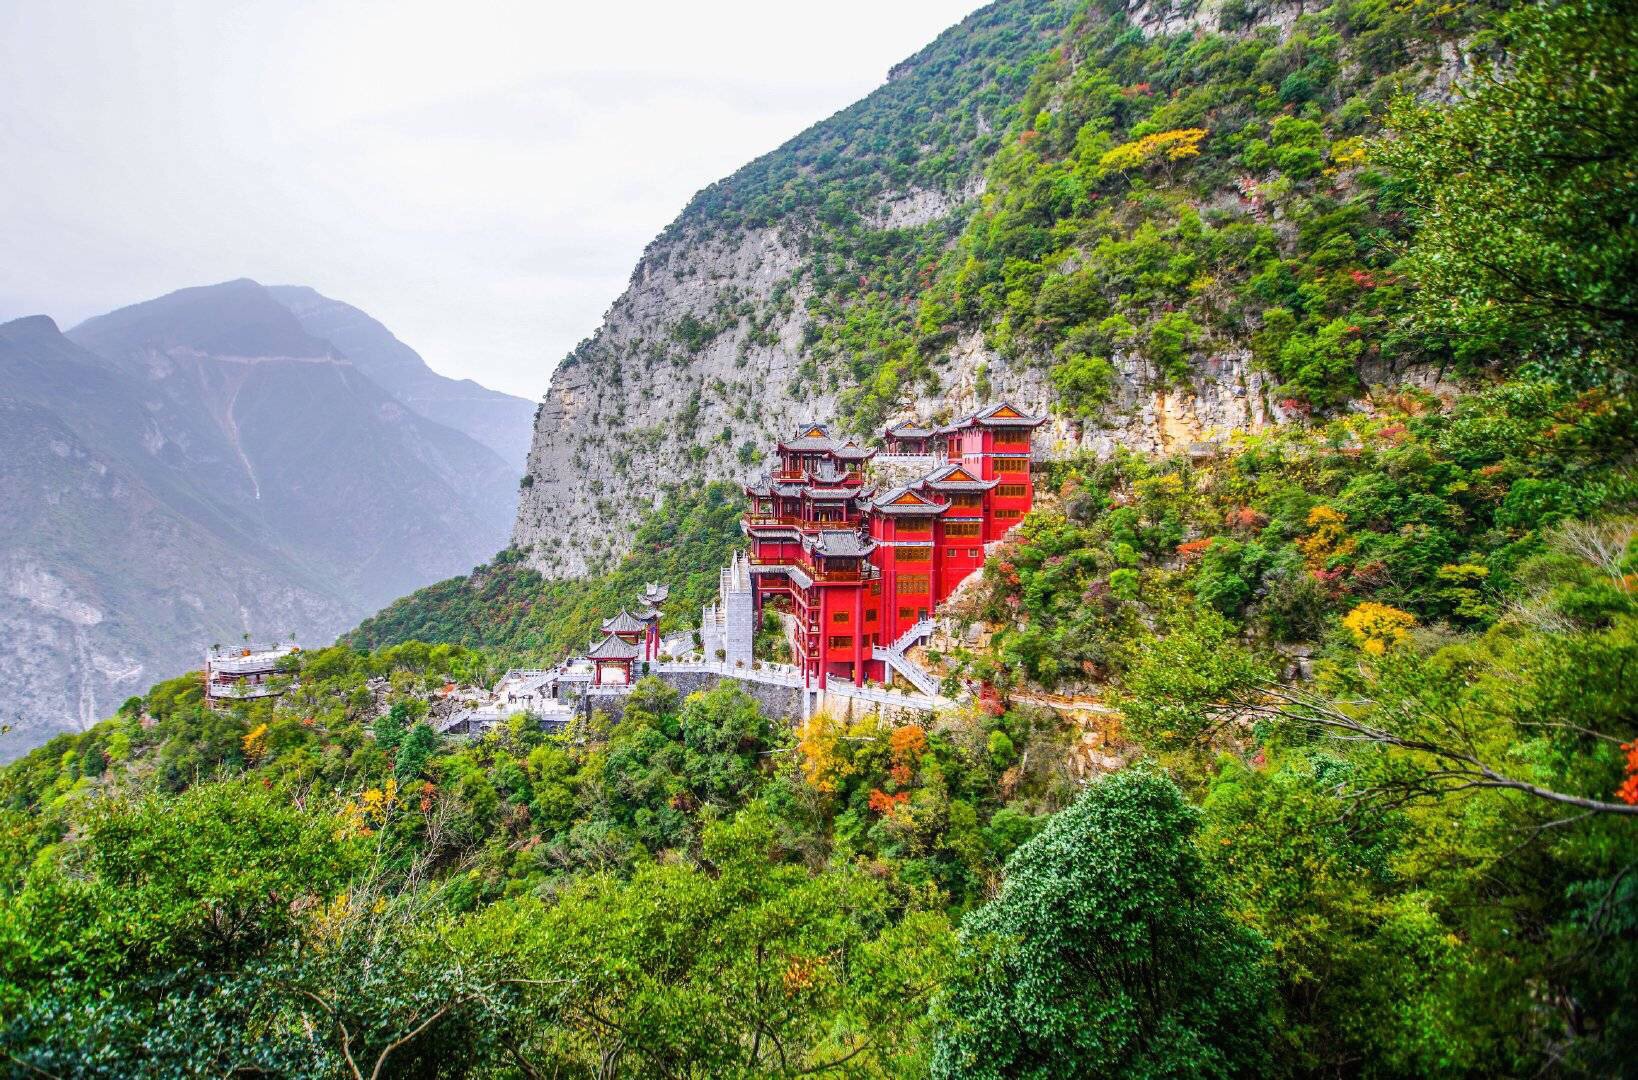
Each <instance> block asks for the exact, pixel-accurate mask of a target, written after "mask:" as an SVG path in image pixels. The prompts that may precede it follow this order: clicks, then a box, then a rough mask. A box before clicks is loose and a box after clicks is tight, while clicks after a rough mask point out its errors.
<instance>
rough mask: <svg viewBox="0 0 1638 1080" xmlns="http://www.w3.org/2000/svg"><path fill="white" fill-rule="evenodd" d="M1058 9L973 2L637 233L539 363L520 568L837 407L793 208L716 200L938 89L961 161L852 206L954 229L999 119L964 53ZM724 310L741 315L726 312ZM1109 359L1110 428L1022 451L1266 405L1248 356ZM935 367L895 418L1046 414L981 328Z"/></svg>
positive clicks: (618, 546) (1199, 436) (1046, 33)
mask: <svg viewBox="0 0 1638 1080" xmlns="http://www.w3.org/2000/svg"><path fill="white" fill-rule="evenodd" d="M1070 7H1074V5H1071V6H1070ZM1148 8H1149V5H1138V6H1136V7H1134V8H1133V10H1132V12H1131V14H1132V17H1133V18H1134V20H1135V21H1138V22H1139V23H1140V24H1142V25H1144V26H1145V27H1146V28H1147V27H1150V26H1154V27H1159V26H1162V25H1164V26H1165V27H1166V28H1167V29H1169V30H1171V31H1173V32H1175V31H1176V30H1178V29H1183V28H1185V26H1186V24H1187V20H1186V19H1183V17H1182V16H1179V15H1176V14H1174V13H1172V11H1171V9H1170V7H1169V6H1167V5H1165V4H1161V5H1157V8H1158V10H1157V11H1154V12H1151V11H1149V10H1148ZM1281 10H1282V12H1283V8H1282V9H1281ZM1043 13H1044V14H1043ZM1070 14H1071V11H1070V10H1069V9H1068V8H1065V9H1059V10H1053V9H1051V6H1050V5H1043V4H1036V5H1028V4H1023V5H1018V4H999V5H993V6H992V7H990V8H986V9H985V10H984V11H982V12H980V13H978V14H976V15H974V16H972V17H971V18H969V19H968V20H967V21H966V22H964V23H962V24H961V25H960V26H957V27H955V28H953V29H952V30H950V31H948V32H947V33H946V34H945V35H944V36H943V37H941V38H940V39H939V41H938V42H935V44H934V45H932V46H929V48H928V49H927V50H925V51H924V52H923V53H922V54H918V56H916V57H913V58H912V59H910V60H908V61H906V62H905V63H904V64H901V65H899V66H898V67H896V68H895V69H894V71H893V73H892V76H891V78H890V81H889V82H888V83H887V84H886V85H885V86H883V87H882V88H881V89H879V90H878V91H876V92H875V93H874V94H872V95H871V97H870V98H867V99H865V101H863V102H861V103H860V104H859V105H856V106H854V107H853V108H851V109H849V110H846V111H844V112H842V113H839V114H838V115H837V116H836V117H833V118H831V119H830V120H827V121H825V122H824V123H822V124H820V125H818V126H817V127H815V128H814V129H812V130H810V131H809V132H805V133H804V134H803V135H802V136H799V137H798V139H796V140H794V141H793V142H792V143H791V144H789V145H788V146H787V147H783V148H781V150H780V151H778V152H776V154H775V155H770V158H769V159H764V160H763V161H759V162H753V163H752V164H751V165H749V166H747V167H746V168H745V169H744V170H742V171H741V173H739V174H736V175H735V176H734V177H730V178H729V179H727V180H725V181H723V182H722V183H721V184H719V185H717V186H716V187H715V188H713V189H708V190H707V191H706V192H703V193H701V195H700V196H698V197H697V198H696V199H695V201H694V203H693V204H691V205H690V207H689V208H688V209H686V210H685V211H684V213H683V215H682V217H680V218H679V219H678V221H677V222H676V223H674V224H673V225H672V226H671V227H670V228H668V229H667V230H666V232H665V233H664V234H662V235H661V236H660V237H659V238H658V239H657V240H656V241H654V243H653V244H651V245H650V247H649V249H648V251H647V252H646V253H645V254H644V256H643V258H642V260H641V261H640V262H639V263H638V265H637V268H636V270H635V271H634V272H633V274H632V277H631V282H630V284H629V285H628V287H627V288H626V291H625V292H624V293H623V294H622V295H621V296H620V297H619V299H618V300H616V301H615V303H614V305H613V306H612V307H611V308H610V309H609V311H608V313H607V315H606V317H605V318H604V321H603V324H602V325H601V326H600V327H599V328H598V329H597V332H596V333H595V334H594V335H593V336H592V338H591V339H590V340H588V341H587V342H585V343H584V344H582V345H581V346H580V347H579V348H578V349H577V350H576V351H575V352H574V353H572V354H571V355H570V356H569V357H568V358H567V359H566V360H565V361H564V362H563V364H562V365H561V366H560V367H559V368H558V370H557V371H556V373H555V374H554V376H553V378H552V383H551V387H550V389H549V390H548V392H547V394H546V398H545V401H544V404H543V405H542V408H541V410H540V412H539V415H538V417H537V420H536V424H535V431H534V444H533V447H532V449H531V450H530V453H529V461H528V475H527V477H526V478H525V481H524V483H525V490H524V493H523V498H522V500H521V502H520V505H519V508H518V518H517V524H516V526H515V527H514V529H513V532H512V543H513V545H514V546H515V547H517V548H518V549H520V550H522V551H524V552H525V553H526V554H527V557H528V559H529V561H530V563H531V564H532V565H534V566H535V567H536V568H538V569H540V570H541V571H542V572H544V573H547V574H551V575H565V576H573V575H579V574H584V573H586V572H587V571H588V570H591V569H593V568H595V567H596V566H598V565H600V564H602V563H604V562H605V561H606V560H608V559H609V558H612V557H614V556H618V555H619V554H620V553H622V552H623V551H624V550H625V547H626V543H627V540H626V538H627V537H629V536H630V534H631V527H632V525H633V524H634V523H635V521H636V520H637V519H638V517H639V516H640V515H641V514H642V512H643V511H644V510H646V509H648V508H649V507H651V506H652V505H654V503H655V500H656V497H657V493H658V492H659V491H660V490H661V488H662V487H663V486H664V485H666V484H668V483H676V482H683V483H698V482H701V481H704V480H711V479H730V480H732V479H747V478H749V477H751V476H752V475H754V474H755V473H756V472H757V471H758V470H759V468H760V466H759V464H758V463H757V459H756V457H755V452H757V451H765V450H766V449H767V448H768V447H769V446H770V444H771V443H772V441H773V440H774V439H776V438H778V437H779V436H780V435H782V434H784V433H786V432H788V431H789V430H790V429H792V428H794V427H795V426H796V425H798V424H799V423H802V422H805V421H808V420H813V419H825V418H829V417H831V416H832V415H833V414H834V413H835V410H836V405H837V394H838V388H839V386H840V385H844V384H838V383H837V382H836V381H834V380H829V379H825V378H822V377H821V376H820V374H819V373H818V372H816V370H815V369H814V366H813V365H812V363H811V362H810V361H809V359H808V356H809V349H808V346H809V345H810V344H811V342H812V338H813V336H814V329H813V326H812V324H813V321H814V315H813V313H812V312H810V310H809V306H808V305H809V301H810V300H811V299H812V298H813V296H814V291H815V290H814V284H813V280H814V275H813V273H812V272H811V269H810V263H811V259H810V256H811V254H812V252H811V250H810V249H811V247H812V243H813V239H814V235H815V230H814V229H813V228H812V227H811V224H812V219H811V216H808V215H805V214H804V213H802V212H792V213H789V214H785V215H783V216H778V217H777V219H776V220H774V221H772V222H770V223H768V224H765V225H760V226H758V227H746V226H745V225H744V224H742V223H741V222H742V221H743V218H744V215H740V216H739V217H738V218H730V217H729V216H728V215H726V214H722V213H721V212H720V211H719V210H718V209H717V208H718V207H719V206H720V205H721V204H723V203H725V202H730V201H731V200H732V198H733V197H734V195H735V194H736V192H738V191H740V190H742V189H744V188H746V187H749V186H751V185H754V184H755V183H758V182H760V180H761V178H762V176H763V175H764V174H771V173H773V172H774V171H775V169H776V168H777V159H779V156H780V155H787V156H791V157H794V158H795V159H796V160H797V161H798V162H799V163H800V166H801V167H802V168H803V169H807V170H810V171H811V170H816V169H823V168H827V167H829V168H841V167H840V166H836V165H835V164H834V160H835V159H836V158H837V157H838V156H845V155H846V154H849V153H853V154H856V153H857V150H856V148H855V147H854V143H857V142H859V141H861V140H864V139H867V138H868V137H870V135H871V134H872V132H871V130H870V129H871V125H872V124H874V123H880V124H881V125H882V127H883V128H884V129H886V128H887V126H888V125H889V124H891V123H893V122H894V117H892V116H888V117H887V118H886V120H882V119H881V117H882V116H883V114H884V112H887V111H888V110H890V109H891V108H892V107H894V106H895V104H896V103H898V102H900V101H903V100H906V99H915V100H917V101H919V102H923V103H925V102H946V103H951V104H947V105H944V106H939V105H934V106H932V107H930V109H929V108H925V107H924V108H923V109H922V110H921V112H919V113H917V114H916V115H918V116H921V115H924V114H925V113H926V112H928V111H931V112H934V113H939V112H940V109H941V108H943V109H945V110H947V112H948V114H949V115H947V116H946V115H944V114H940V115H941V117H942V119H944V120H949V121H951V122H956V119H959V120H960V121H962V122H965V121H966V120H969V119H970V121H971V123H970V131H969V132H968V134H967V138H968V142H967V143H966V144H965V145H966V146H967V148H968V149H969V150H970V151H971V153H970V154H969V157H968V160H967V167H966V169H965V170H964V171H961V172H958V174H957V175H956V177H955V179H954V180H953V181H949V182H947V183H946V185H945V187H944V188H943V189H938V190H932V189H927V188H923V187H918V186H917V185H916V184H915V183H914V182H910V183H901V182H898V181H897V180H895V179H894V177H895V176H896V175H897V173H898V172H901V171H903V170H896V169H894V168H892V167H891V166H890V165H889V166H883V167H882V168H880V169H879V170H878V171H877V180H878V182H877V183H876V184H875V185H874V186H873V187H872V188H869V189H868V192H867V195H866V196H865V197H867V198H868V203H867V204H863V205H855V206H854V207H853V209H854V210H855V211H857V212H858V214H859V217H860V219H861V220H862V221H864V222H866V223H867V224H868V226H869V227H871V228H873V229H875V230H877V231H879V232H881V233H882V234H883V235H884V238H885V237H886V235H887V234H888V233H890V232H893V231H902V230H914V229H921V228H925V227H927V226H930V225H936V224H937V223H939V222H948V223H950V225H951V228H950V229H949V230H948V231H949V235H952V236H953V235H954V232H955V227H956V226H958V225H959V222H960V221H961V219H962V217H963V216H964V215H965V214H966V213H968V212H969V211H970V209H971V207H973V206H975V205H976V204H977V202H978V201H979V200H980V199H982V198H983V195H984V171H983V166H984V157H983V154H984V152H985V150H986V148H990V149H993V146H994V143H993V141H989V142H986V139H988V138H989V134H990V132H991V131H992V130H994V129H996V128H998V127H1001V126H1003V122H1004V114H1003V112H1002V106H1001V104H1000V103H1001V102H1002V101H1003V100H1004V98H1005V95H1004V94H1003V93H1001V92H1000V89H999V88H1000V87H1001V86H1002V85H1004V83H1003V77H1004V75H1003V73H1002V72H1000V71H999V70H998V69H988V70H985V71H984V72H982V78H983V79H985V80H987V82H986V83H985V84H984V85H985V86H987V87H988V88H989V89H990V90H992V91H996V92H994V93H987V94H980V95H978V96H974V97H965V98H964V97H962V96H961V95H962V93H964V92H966V91H965V88H966V87H967V86H968V85H969V84H970V82H971V81H972V80H971V78H970V77H969V76H970V75H971V73H970V72H969V71H968V70H967V69H966V68H964V67H963V66H962V65H963V64H970V63H971V62H972V60H971V58H972V57H973V56H974V55H975V54H979V53H983V52H985V51H988V52H990V53H991V54H992V57H994V58H998V59H999V60H1000V61H1001V62H1011V63H1014V64H1018V63H1019V55H1021V54H1018V53H1016V52H1015V53H1008V52H1007V51H1006V50H1007V48H1008V47H1010V46H1008V45H1007V43H1008V42H1019V41H1021V42H1023V43H1024V44H1023V45H1021V46H1017V47H1018V48H1041V49H1044V48H1046V47H1049V46H1050V45H1051V43H1052V42H1053V41H1054V40H1055V39H1056V38H1055V35H1057V34H1059V33H1061V32H1062V31H1063V28H1064V27H1065V26H1066V25H1067V23H1068V19H1069V17H1070ZM1205 17H1207V16H1205V15H1201V14H1199V13H1198V12H1196V13H1194V14H1193V15H1191V16H1189V18H1193V19H1199V18H1205ZM1180 20H1181V21H1180ZM1276 22H1277V20H1276ZM1173 23H1176V24H1177V25H1175V26H1174V25H1172V24H1173ZM1188 25H1192V24H1188ZM998 27H1000V28H1001V30H1002V32H999V33H998V32H997V28H998ZM963 109H970V110H971V112H972V115H971V117H970V118H968V117H961V118H956V119H952V118H954V117H955V114H956V112H957V111H959V110H963ZM839 146H840V147H841V150H840V151H838V149H837V148H838V147H839ZM810 147H815V148H822V150H823V151H828V152H829V156H828V157H827V156H826V154H825V153H824V152H818V153H812V152H808V151H809V148H810ZM827 161H828V162H831V164H830V165H827ZM819 212H821V213H822V212H823V210H822V209H821V210H820V211H819ZM725 221H727V222H728V223H727V224H725V223H724V222H725ZM735 312H755V313H756V314H755V315H753V316H751V317H749V318H737V319H735V318H732V317H731V314H732V313H735ZM1113 359H1114V363H1115V364H1116V367H1117V368H1118V369H1119V371H1120V372H1121V375H1122V376H1123V378H1122V379H1121V381H1120V385H1119V386H1118V387H1117V388H1116V396H1117V399H1116V401H1114V402H1113V403H1112V404H1111V406H1110V408H1109V409H1107V410H1106V414H1105V415H1106V417H1107V420H1106V422H1105V423H1104V424H1102V425H1101V426H1096V427H1091V428H1083V427H1082V426H1080V425H1079V424H1076V423H1073V422H1071V421H1069V420H1066V419H1064V418H1062V417H1054V419H1053V421H1052V422H1051V423H1050V424H1049V425H1048V426H1047V427H1044V428H1043V429H1041V431H1040V432H1039V433H1038V435H1037V452H1038V454H1045V455H1049V456H1050V455H1053V454H1058V453H1065V452H1068V451H1070V450H1074V449H1092V450H1098V451H1104V452H1107V451H1109V450H1110V449H1112V448H1113V447H1115V446H1117V445H1123V446H1130V447H1133V448H1136V449H1140V450H1150V451H1167V450H1171V449H1175V448H1180V447H1182V448H1186V447H1188V446H1189V445H1190V444H1193V443H1197V442H1201V441H1204V440H1211V439H1216V438H1221V437H1224V436H1226V435H1227V434H1228V433H1229V432H1231V431H1233V430H1236V429H1256V428H1258V427H1260V426H1262V425H1264V424H1267V423H1272V422H1276V421H1277V420H1278V419H1279V418H1280V415H1279V410H1278V407H1277V406H1275V405H1274V404H1273V403H1271V402H1270V401H1268V400H1267V387H1266V386H1265V385H1264V377H1263V376H1262V375H1261V374H1260V373H1258V372H1255V371H1253V370H1252V369H1251V364H1250V357H1249V354H1248V353H1247V352H1246V351H1244V350H1238V351H1233V352H1229V353H1226V354H1224V355H1220V356H1213V357H1210V358H1208V359H1207V360H1205V362H1203V363H1202V364H1200V365H1199V366H1198V368H1197V370H1196V372H1195V375H1194V378H1193V380H1192V384H1191V386H1190V387H1189V388H1188V389H1186V390H1179V389H1176V388H1174V389H1172V390H1171V391H1156V390H1154V389H1152V387H1153V385H1154V384H1155V383H1156V380H1155V379H1154V378H1153V377H1152V372H1151V371H1150V370H1149V368H1148V366H1147V365H1146V364H1145V362H1144V361H1143V360H1142V358H1141V357H1138V356H1122V355H1117V356H1115V357H1114V358H1113ZM934 362H935V364H936V366H937V369H938V382H939V385H938V388H937V390H936V391H933V392H930V391H929V390H928V389H927V388H926V387H924V386H922V385H921V384H917V387H916V390H915V392H913V393H912V394H911V395H909V396H906V397H904V398H902V399H901V400H900V402H899V405H900V411H901V414H902V415H905V416H910V415H919V416H949V415H951V414H955V413H959V412H961V411H962V410H965V409H968V408H971V407H973V406H975V405H977V404H980V403H981V399H984V400H995V399H998V398H1002V397H1005V398H1008V399H1010V400H1012V401H1013V402H1014V403H1015V404H1017V405H1018V406H1020V407H1022V408H1025V409H1029V410H1035V411H1040V412H1050V411H1051V410H1050V406H1051V404H1052V402H1053V401H1054V399H1055V396H1056V395H1055V393H1054V391H1053V389H1052V387H1051V385H1050V383H1049V382H1048V380H1047V378H1046V374H1045V371H1044V369H1043V367H1042V366H1041V365H1039V364H1036V363H1031V362H1029V361H1028V360H1027V359H1024V360H1009V359H1008V358H1007V357H1005V356H1003V355H1001V354H1000V353H998V352H996V351H995V350H993V349H991V348H989V347H987V346H986V344H985V342H984V337H983V335H982V334H981V333H976V332H969V333H966V334H965V335H963V336H961V337H959V338H958V339H957V340H956V341H955V342H954V344H953V345H952V346H951V347H950V348H949V349H948V350H947V352H946V353H945V354H944V355H942V356H941V357H938V358H937V359H936V360H935V361H934Z"/></svg>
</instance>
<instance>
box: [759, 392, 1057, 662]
mask: <svg viewBox="0 0 1638 1080" xmlns="http://www.w3.org/2000/svg"><path fill="white" fill-rule="evenodd" d="M1042 422H1043V418H1042V417H1035V416H1028V415H1026V414H1024V413H1023V412H1021V411H1019V410H1018V409H1015V408H1013V407H1012V406H1011V405H1008V404H1006V403H1001V404H997V405H992V406H990V407H988V408H986V409H981V410H979V411H977V412H974V413H971V414H969V415H967V416H964V417H962V418H961V419H959V420H956V421H954V422H953V423H949V424H944V425H940V426H931V425H929V426H918V425H914V424H899V425H895V426H894V427H890V428H888V429H887V430H886V431H885V432H884V433H883V437H884V443H885V445H886V447H887V453H888V454H890V455H892V456H893V457H894V458H895V459H896V460H898V461H900V462H903V461H905V460H906V459H908V460H910V461H914V462H917V463H920V464H926V465H929V466H930V469H929V471H928V472H926V474H925V475H923V476H921V477H920V478H919V479H917V480H914V481H912V482H910V483H908V484H903V485H899V486H896V487H893V488H891V489H888V490H886V491H877V490H876V489H875V488H873V487H872V486H870V485H869V484H868V483H867V479H866V471H867V466H868V464H869V462H870V460H871V458H872V457H873V456H874V451H870V450H864V449H861V448H860V447H858V446H857V445H855V444H854V443H852V442H851V441H848V442H841V441H838V440H835V439H833V438H831V437H830V435H829V432H828V431H827V429H826V428H825V427H824V426H823V425H820V424H814V425H809V426H807V427H805V428H803V429H801V430H800V431H798V432H797V434H796V435H795V436H794V437H793V438H792V439H790V440H789V441H787V442H781V443H779V444H778V446H777V447H776V451H777V455H778V465H777V467H776V468H775V469H774V470H772V471H770V472H769V473H768V474H767V475H764V476H762V477H760V478H759V479H758V480H757V481H756V482H754V483H752V484H750V485H747V487H746V489H745V494H746V495H747V496H748V498H749V499H750V507H749V509H748V510H747V511H746V514H745V518H744V522H743V528H744V531H745V535H746V536H747V537H748V538H749V540H750V552H749V556H748V570H749V572H750V577H751V579H752V581H753V582H754V587H753V588H752V589H751V590H750V592H751V594H752V599H753V603H754V616H759V615H760V614H761V612H762V611H763V610H764V609H765V608H766V607H768V606H770V605H771V606H773V607H774V608H775V609H777V610H779V611H780V612H782V613H783V614H784V615H785V616H787V618H788V623H789V627H790V631H791V641H792V651H793V653H794V654H795V657H796V662H797V665H798V666H799V667H800V668H801V670H802V672H803V674H804V677H805V678H806V679H807V680H810V681H811V682H813V683H815V684H817V685H818V686H820V687H823V686H825V685H826V683H827V682H828V681H829V680H830V679H832V678H843V679H847V680H849V681H851V682H853V683H855V684H862V683H863V682H865V681H867V680H868V681H871V682H884V681H886V679H887V669H888V668H889V667H893V668H895V669H896V670H901V672H902V668H901V665H900V664H898V663H895V658H897V659H899V660H901V661H902V657H903V651H904V649H905V648H907V647H908V646H909V645H910V644H912V643H913V642H914V641H915V640H917V639H919V638H924V637H925V636H926V635H927V634H928V633H929V632H930V629H931V627H930V623H929V621H928V620H929V617H930V616H931V614H932V611H933V609H934V608H936V607H937V606H938V604H939V603H941V602H942V601H943V600H945V599H946V598H947V597H949V595H950V594H951V593H952V592H954V591H955V589H956V587H957V586H958V585H960V584H961V582H962V581H964V580H965V579H966V578H967V577H968V576H969V575H971V574H972V572H973V571H974V570H977V569H978V568H979V567H980V566H982V565H983V563H984V553H985V548H986V546H987V545H989V544H992V543H994V542H996V541H998V540H1000V539H1001V538H1002V537H1003V536H1005V535H1006V533H1007V531H1008V530H1009V529H1011V528H1012V527H1013V526H1014V525H1016V524H1017V523H1018V522H1019V520H1020V519H1021V518H1023V516H1024V515H1025V514H1026V513H1028V512H1029V509H1030V507H1031V506H1032V505H1033V502H1034V486H1033V481H1032V480H1031V476H1030V462H1031V459H1032V453H1031V445H1030V443H1031V437H1032V435H1033V434H1034V431H1035V429H1036V428H1037V427H1039V426H1040V425H1041V423H1042ZM904 673H905V674H908V673H907V672H904ZM911 681H913V682H914V681H916V680H915V679H913V678H912V680H911Z"/></svg>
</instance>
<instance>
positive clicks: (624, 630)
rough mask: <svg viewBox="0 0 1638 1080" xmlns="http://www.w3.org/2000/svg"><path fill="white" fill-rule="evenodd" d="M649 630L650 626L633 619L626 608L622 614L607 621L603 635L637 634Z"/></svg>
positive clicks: (622, 610) (622, 609)
mask: <svg viewBox="0 0 1638 1080" xmlns="http://www.w3.org/2000/svg"><path fill="white" fill-rule="evenodd" d="M647 629H648V626H647V625H646V624H645V623H642V622H640V621H638V620H637V619H635V618H633V617H632V615H631V612H629V611H627V610H626V609H625V608H621V609H620V614H618V615H616V616H615V617H614V618H612V619H608V620H605V621H604V623H603V633H605V634H635V633H637V632H639V631H642V630H647Z"/></svg>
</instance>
